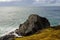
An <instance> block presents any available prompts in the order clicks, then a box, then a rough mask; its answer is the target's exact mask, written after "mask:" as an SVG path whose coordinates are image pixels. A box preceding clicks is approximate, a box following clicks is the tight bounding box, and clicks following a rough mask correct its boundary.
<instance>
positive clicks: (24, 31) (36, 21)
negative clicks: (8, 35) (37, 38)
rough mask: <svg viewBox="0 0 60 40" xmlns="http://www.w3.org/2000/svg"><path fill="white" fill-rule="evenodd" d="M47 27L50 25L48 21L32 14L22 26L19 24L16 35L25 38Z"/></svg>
mask: <svg viewBox="0 0 60 40" xmlns="http://www.w3.org/2000/svg"><path fill="white" fill-rule="evenodd" d="M49 26H50V23H49V21H48V19H46V18H45V17H41V16H39V15H36V14H32V15H30V16H29V17H28V19H27V20H26V21H25V22H24V23H23V24H20V26H19V31H18V32H17V33H18V34H19V35H22V36H27V35H31V34H34V33H36V32H37V31H38V30H41V29H43V28H47V27H49Z"/></svg>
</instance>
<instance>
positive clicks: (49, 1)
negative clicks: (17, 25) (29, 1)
mask: <svg viewBox="0 0 60 40" xmlns="http://www.w3.org/2000/svg"><path fill="white" fill-rule="evenodd" d="M33 5H39V6H41V5H43V6H46V5H47V6H57V5H58V6H60V0H35V1H34V3H33Z"/></svg>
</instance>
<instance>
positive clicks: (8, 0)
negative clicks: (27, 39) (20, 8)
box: [0, 0, 22, 2]
mask: <svg viewBox="0 0 60 40" xmlns="http://www.w3.org/2000/svg"><path fill="white" fill-rule="evenodd" d="M11 1H22V0H0V2H11Z"/></svg>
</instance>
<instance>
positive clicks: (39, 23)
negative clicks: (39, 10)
mask: <svg viewBox="0 0 60 40" xmlns="http://www.w3.org/2000/svg"><path fill="white" fill-rule="evenodd" d="M45 28H50V22H49V21H48V19H47V18H45V17H41V16H39V15H37V14H31V15H30V16H29V17H28V19H27V20H26V21H25V22H24V23H23V24H20V25H19V28H18V29H16V30H15V31H13V32H10V33H9V34H7V35H5V36H3V37H0V40H14V38H15V37H22V36H29V35H33V34H35V33H36V32H38V31H40V30H42V29H45ZM52 28H55V27H52ZM59 28H60V27H59Z"/></svg>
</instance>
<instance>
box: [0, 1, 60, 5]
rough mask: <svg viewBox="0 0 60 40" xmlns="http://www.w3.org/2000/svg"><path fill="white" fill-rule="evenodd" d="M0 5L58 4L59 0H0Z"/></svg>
mask: <svg viewBox="0 0 60 40" xmlns="http://www.w3.org/2000/svg"><path fill="white" fill-rule="evenodd" d="M0 6H60V0H0Z"/></svg>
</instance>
